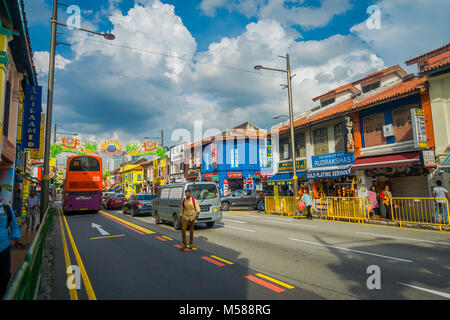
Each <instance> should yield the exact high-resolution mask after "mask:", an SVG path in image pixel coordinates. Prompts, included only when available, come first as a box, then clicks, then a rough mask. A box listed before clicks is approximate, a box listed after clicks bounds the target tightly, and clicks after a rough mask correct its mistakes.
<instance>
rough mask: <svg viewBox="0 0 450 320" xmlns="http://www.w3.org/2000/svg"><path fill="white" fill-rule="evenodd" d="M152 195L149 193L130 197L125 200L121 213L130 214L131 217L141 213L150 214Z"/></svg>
mask: <svg viewBox="0 0 450 320" xmlns="http://www.w3.org/2000/svg"><path fill="white" fill-rule="evenodd" d="M152 206H153V195H152V194H150V193H145V192H141V193H138V194H136V195H132V196H131V197H130V198H129V199H128V200H126V201H125V202H124V204H123V207H122V213H123V214H127V213H131V216H133V217H134V216H136V215H138V214H142V213H150V214H151V213H152Z"/></svg>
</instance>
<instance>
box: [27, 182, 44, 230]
mask: <svg viewBox="0 0 450 320" xmlns="http://www.w3.org/2000/svg"><path fill="white" fill-rule="evenodd" d="M40 205H41V201H40V200H39V197H36V190H31V192H30V195H29V196H28V198H27V200H26V207H27V230H30V229H31V230H35V229H36V227H37V226H38V224H39V222H40V209H39V207H40Z"/></svg>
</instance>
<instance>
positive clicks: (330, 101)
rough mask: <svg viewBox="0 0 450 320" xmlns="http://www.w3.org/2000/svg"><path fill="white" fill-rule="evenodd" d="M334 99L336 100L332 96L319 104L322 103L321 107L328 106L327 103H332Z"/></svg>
mask: <svg viewBox="0 0 450 320" xmlns="http://www.w3.org/2000/svg"><path fill="white" fill-rule="evenodd" d="M335 101H336V99H335V98H332V99H329V100H326V101H323V102H321V103H320V104H321V105H322V108H323V107H326V106H328V105H330V104H332V103H334V102H335Z"/></svg>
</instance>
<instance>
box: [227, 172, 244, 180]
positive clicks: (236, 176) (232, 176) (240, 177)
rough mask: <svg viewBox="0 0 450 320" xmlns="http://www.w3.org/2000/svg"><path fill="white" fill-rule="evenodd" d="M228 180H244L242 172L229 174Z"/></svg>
mask: <svg viewBox="0 0 450 320" xmlns="http://www.w3.org/2000/svg"><path fill="white" fill-rule="evenodd" d="M227 178H228V179H242V172H228V173H227Z"/></svg>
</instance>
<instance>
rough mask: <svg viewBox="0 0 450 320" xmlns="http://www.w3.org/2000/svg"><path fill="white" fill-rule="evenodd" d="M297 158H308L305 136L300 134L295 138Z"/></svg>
mask: <svg viewBox="0 0 450 320" xmlns="http://www.w3.org/2000/svg"><path fill="white" fill-rule="evenodd" d="M294 140H295V157H296V158H303V157H306V144H305V134H304V133H299V134H297V135H296V136H295V138H294Z"/></svg>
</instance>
